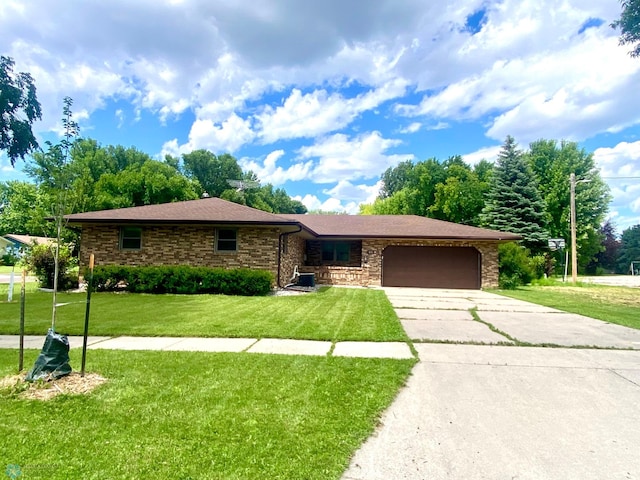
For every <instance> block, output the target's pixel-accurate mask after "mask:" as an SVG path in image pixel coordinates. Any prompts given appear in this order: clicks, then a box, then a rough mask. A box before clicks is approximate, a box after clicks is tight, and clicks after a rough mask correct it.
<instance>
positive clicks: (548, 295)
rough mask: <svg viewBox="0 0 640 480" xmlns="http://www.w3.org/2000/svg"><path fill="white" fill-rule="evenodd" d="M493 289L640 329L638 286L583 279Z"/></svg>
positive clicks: (510, 295) (521, 298)
mask: <svg viewBox="0 0 640 480" xmlns="http://www.w3.org/2000/svg"><path fill="white" fill-rule="evenodd" d="M494 293H499V294H500V295H504V296H507V297H512V298H517V299H519V300H525V301H527V302H532V303H537V304H539V305H545V306H547V307H551V308H557V309H558V310H563V311H565V312H571V313H578V314H580V315H585V316H587V317H591V318H597V319H599V320H604V321H606V322H610V323H616V324H618V325H624V326H626V327H631V328H637V329H640V290H638V289H634V288H627V287H608V286H604V285H593V284H588V283H584V284H578V285H571V284H568V285H564V284H556V285H549V286H527V287H520V288H518V289H517V290H494Z"/></svg>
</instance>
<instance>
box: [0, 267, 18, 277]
mask: <svg viewBox="0 0 640 480" xmlns="http://www.w3.org/2000/svg"><path fill="white" fill-rule="evenodd" d="M13 269H14V267H11V266H9V265H0V273H11V272H12V271H13ZM15 273H16V279H18V278H20V275H22V270H21V269H20V267H18V266H16V267H15Z"/></svg>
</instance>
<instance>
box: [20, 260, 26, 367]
mask: <svg viewBox="0 0 640 480" xmlns="http://www.w3.org/2000/svg"><path fill="white" fill-rule="evenodd" d="M26 278H27V271H26V270H24V269H23V270H22V286H21V287H20V349H19V350H20V356H19V360H18V372H21V371H22V368H23V367H24V297H25V281H26Z"/></svg>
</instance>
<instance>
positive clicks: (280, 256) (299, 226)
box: [276, 225, 302, 288]
mask: <svg viewBox="0 0 640 480" xmlns="http://www.w3.org/2000/svg"><path fill="white" fill-rule="evenodd" d="M301 231H302V225H298V230H295V231H293V232H282V233H281V234H280V235H278V278H277V279H276V285H277V286H278V288H282V285H281V284H280V271H281V269H282V266H281V263H282V238H283V237H284V236H285V235H292V234H294V233H299V232H301Z"/></svg>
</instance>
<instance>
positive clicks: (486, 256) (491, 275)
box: [300, 239, 498, 288]
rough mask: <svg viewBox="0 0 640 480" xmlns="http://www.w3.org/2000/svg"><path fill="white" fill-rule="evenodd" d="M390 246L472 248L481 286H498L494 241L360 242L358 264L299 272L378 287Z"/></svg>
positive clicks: (319, 280) (319, 279)
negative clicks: (478, 261) (477, 255)
mask: <svg viewBox="0 0 640 480" xmlns="http://www.w3.org/2000/svg"><path fill="white" fill-rule="evenodd" d="M390 245H405V246H430V247H475V248H476V249H477V250H478V251H479V252H480V258H481V269H482V274H481V275H482V278H481V287H482V288H491V287H497V286H498V244H497V243H496V242H483V241H477V242H471V241H435V240H388V239H364V240H363V241H362V266H361V267H333V266H304V267H301V268H300V271H301V272H307V273H315V274H316V282H317V283H320V284H329V285H361V286H380V285H381V283H382V252H383V251H384V249H385V248H386V247H388V246H390Z"/></svg>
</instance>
